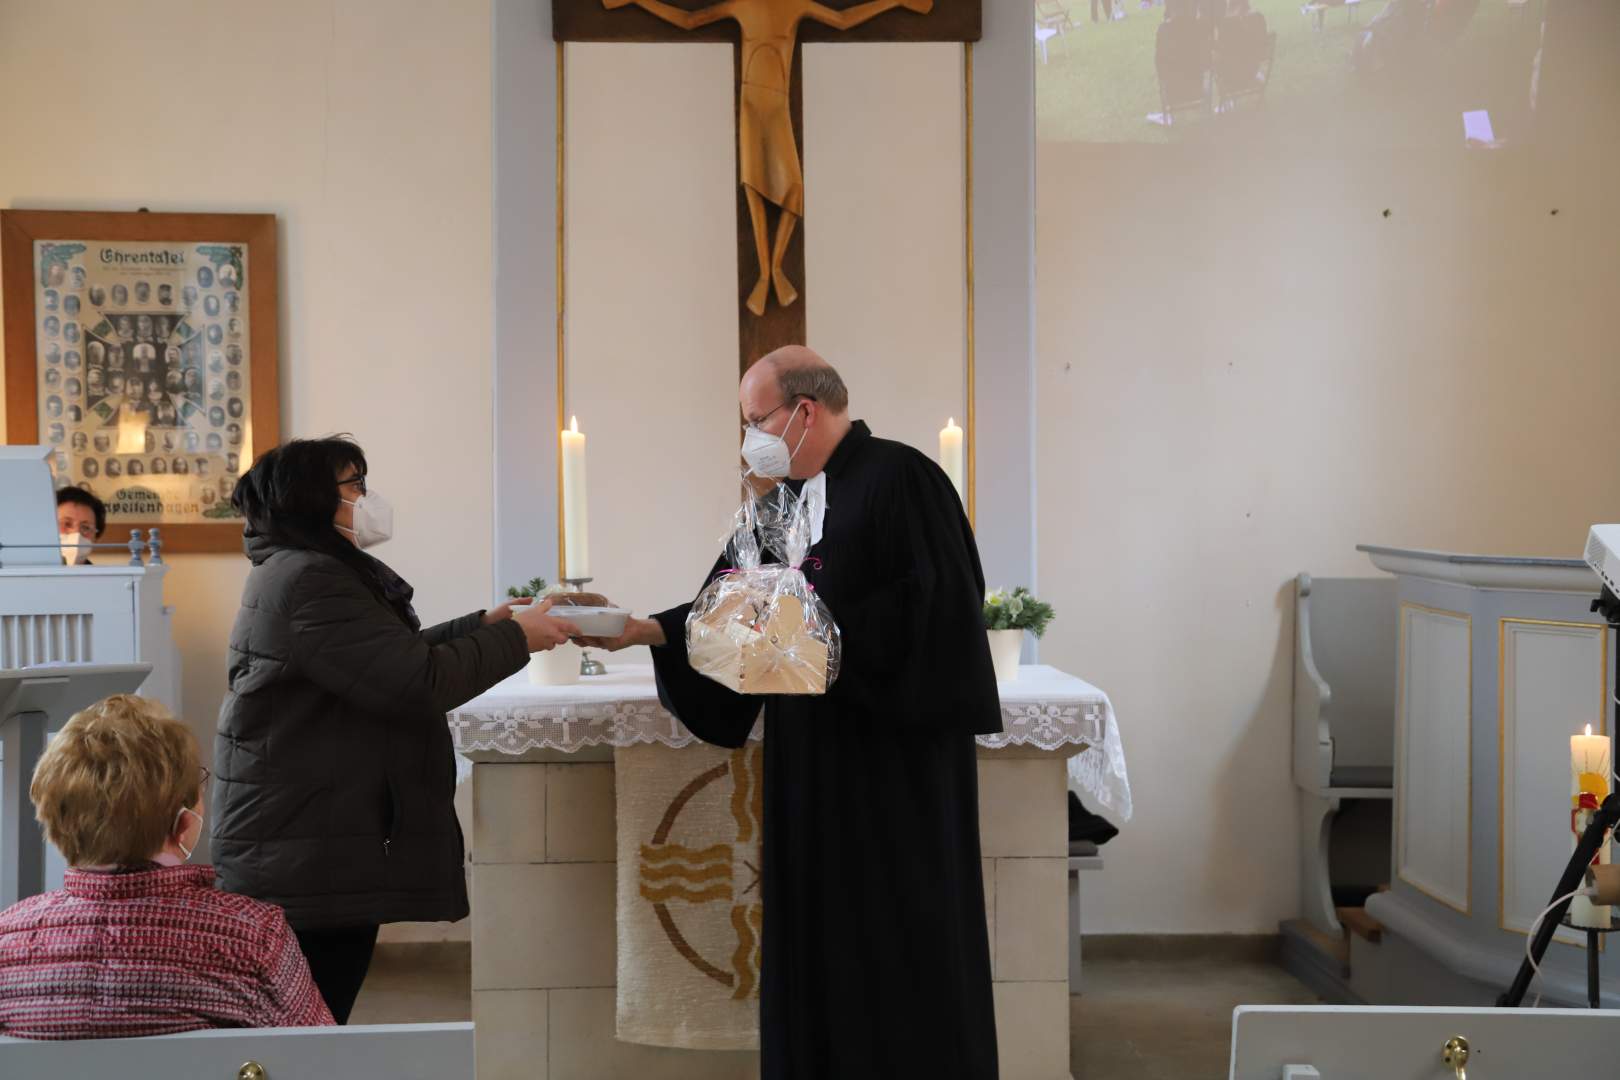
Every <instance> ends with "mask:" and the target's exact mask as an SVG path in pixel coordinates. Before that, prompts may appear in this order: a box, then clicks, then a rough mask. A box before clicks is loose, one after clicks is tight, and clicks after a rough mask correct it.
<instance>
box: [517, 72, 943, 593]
mask: <svg viewBox="0 0 1620 1080" xmlns="http://www.w3.org/2000/svg"><path fill="white" fill-rule="evenodd" d="M564 57H565V59H564V72H565V78H566V81H567V89H566V125H565V146H566V149H565V152H564V163H565V165H564V167H565V172H566V177H565V185H564V187H565V191H564V199H563V203H564V218H565V226H564V237H565V240H564V246H565V265H564V274H565V277H566V299H565V311H566V315H565V319H566V342H565V345H564V353H565V372H566V383H567V385H566V411H567V412H568V413H574V414H577V415H578V416H579V421H580V427H581V430H583V431H585V432H586V434H587V446H588V448H589V469H590V480H589V485H588V488H589V495H590V521H591V538H590V557H591V558H590V562H591V573H592V575H593V576H594V577H595V579H596V583H595V585H593V586H592V588H593V589H597V590H599V591H602V592H604V593H606V594H607V595H609V596H611V597H612V598H613V599H614V600H615V601H616V602H618V603H622V604H625V605H627V606H630V607H632V608H633V609H635V610H636V611H638V612H646V611H656V610H661V609H663V608H667V607H670V606H673V605H675V604H678V603H682V602H684V601H686V600H689V599H690V598H691V596H692V593H693V591H694V589H695V588H696V586H697V585H698V583H699V582H700V581H701V578H702V575H703V574H704V573H705V572H707V570H708V569H709V566H710V564H711V563H712V562H713V559H714V557H715V555H716V553H717V552H718V551H719V546H720V545H719V540H720V538H721V537H722V536H723V535H724V534H725V532H726V528H727V524H728V522H729V521H730V517H731V514H732V512H733V511H734V510H735V509H736V505H737V484H736V470H737V458H736V447H737V442H738V430H737V424H738V414H737V404H736V400H737V397H736V385H737V374H738V373H737V315H736V299H735V297H736V291H737V284H736V275H737V269H736V266H737V264H736V229H737V225H736V220H737V219H736V198H737V194H736V172H735V170H736V134H735V126H734V125H735V108H736V106H735V102H734V100H733V90H732V78H733V75H732V61H731V47H730V46H728V45H717V44H640V45H630V44H588V45H587V44H571V45H569V46H567V48H566V51H565V53H564ZM804 115H805V123H804V127H805V135H804V147H803V154H804V172H805V187H806V197H805V210H806V216H805V219H804V222H803V223H802V224H801V227H803V228H805V229H806V230H807V233H806V238H805V263H806V269H805V277H806V281H805V282H801V283H798V284H799V285H800V286H801V288H802V291H803V292H804V294H805V295H806V297H807V302H808V305H809V306H808V310H807V323H808V337H809V344H810V345H811V347H813V348H816V349H818V350H820V351H821V352H822V353H823V355H825V356H826V357H827V359H828V360H830V361H831V362H832V363H833V364H835V365H837V366H838V367H839V369H840V370H841V371H842V373H843V374H844V376H845V378H846V380H847V381H848V382H849V385H850V391H851V412H852V414H853V415H855V416H858V417H863V418H866V419H868V420H869V421H870V422H871V423H872V424H873V427H874V429H875V430H876V431H877V433H878V434H880V435H887V436H888V437H891V438H898V439H901V440H903V441H906V442H910V443H912V444H913V445H915V446H918V447H919V448H921V449H923V450H924V451H925V452H927V453H929V454H933V453H935V452H936V451H937V449H938V432H939V429H940V428H941V427H943V426H944V425H945V422H946V420H947V419H948V418H949V417H950V416H953V415H954V416H955V417H956V418H957V421H958V423H962V422H964V420H963V412H964V404H963V403H964V401H965V396H964V360H963V358H964V352H963V341H964V338H963V318H964V308H963V283H964V257H965V256H964V242H963V214H964V211H963V194H964V192H963V183H962V178H963V161H962V154H963V142H962V138H963V132H962V48H961V46H960V45H948V44H947V45H907V46H900V45H889V46H881V47H877V46H870V45H838V44H826V45H815V46H810V47H807V48H806V49H805V51H804ZM774 222H775V218H774V215H773V218H772V229H773V234H774V228H775V224H774ZM774 302H775V301H774V299H773V300H772V303H774ZM549 329H550V328H549V327H547V326H541V325H537V326H536V328H535V332H536V334H543V333H546V332H547V331H549ZM548 420H549V418H545V417H539V416H537V417H536V418H535V422H536V423H547V422H548ZM615 523H616V524H615ZM537 572H539V571H537ZM545 572H546V573H547V576H549V570H548V571H545Z"/></svg>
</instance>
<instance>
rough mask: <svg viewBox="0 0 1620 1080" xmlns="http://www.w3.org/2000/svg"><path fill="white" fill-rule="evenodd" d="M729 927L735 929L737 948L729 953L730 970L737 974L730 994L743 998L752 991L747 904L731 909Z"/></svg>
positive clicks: (751, 945) (752, 953)
mask: <svg viewBox="0 0 1620 1080" xmlns="http://www.w3.org/2000/svg"><path fill="white" fill-rule="evenodd" d="M731 928H732V929H733V930H735V931H737V949H736V951H735V952H733V953H732V954H731V970H732V971H733V972H734V973H735V974H736V976H737V984H736V989H735V990H733V991H732V992H731V996H732V998H733V999H734V1000H736V1001H743V1000H745V999H746V998H747V997H748V995H750V994H752V993H753V992H754V983H755V979H754V967H753V963H752V961H753V959H754V930H753V927H751V926H749V925H748V906H747V905H746V904H743V905H739V906H737V907H734V908H732V909H731Z"/></svg>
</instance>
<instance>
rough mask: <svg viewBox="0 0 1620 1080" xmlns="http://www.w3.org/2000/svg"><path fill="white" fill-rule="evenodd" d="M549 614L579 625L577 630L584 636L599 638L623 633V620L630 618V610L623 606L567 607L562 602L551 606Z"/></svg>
mask: <svg viewBox="0 0 1620 1080" xmlns="http://www.w3.org/2000/svg"><path fill="white" fill-rule="evenodd" d="M551 614H552V615H555V616H556V617H557V618H559V619H567V620H568V621H569V622H571V623H573V624H574V625H575V626H577V627H579V632H580V633H581V634H584V635H585V636H586V637H601V638H614V637H618V636H619V635H620V634H622V633H624V624H625V621H626V620H628V619H629V618H630V612H629V611H627V610H626V609H624V608H614V607H569V606H567V605H563V604H559V605H557V606H556V607H553V608H552V609H551Z"/></svg>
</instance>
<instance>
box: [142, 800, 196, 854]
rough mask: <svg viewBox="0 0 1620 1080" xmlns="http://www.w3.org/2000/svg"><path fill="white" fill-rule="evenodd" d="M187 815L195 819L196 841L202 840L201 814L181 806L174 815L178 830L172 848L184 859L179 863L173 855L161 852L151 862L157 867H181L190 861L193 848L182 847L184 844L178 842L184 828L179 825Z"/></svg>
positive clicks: (194, 849)
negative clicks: (175, 848)
mask: <svg viewBox="0 0 1620 1080" xmlns="http://www.w3.org/2000/svg"><path fill="white" fill-rule="evenodd" d="M187 814H190V815H191V816H192V817H194V818H196V819H197V839H198V840H201V839H202V824H203V816H202V815H201V814H199V813H197V811H195V810H193V809H192V808H191V807H189V806H182V807H181V808H180V809H179V810H177V811H176V812H175V815H174V820H175V825H176V826H177V828H178V833H177V834H176V836H175V839H174V846H175V847H177V848H179V849H180V853H181V854H182V855H184V856H185V858H184V859H181V860H179V861H176V860H175V857H174V856H173V855H170V854H169V853H167V852H163V853H161V854H159V855H158V856H157V858H155V859H153V860H152V861H153V862H155V863H157V864H158V865H159V866H180V865H183V864H184V863H188V862H190V861H191V853H192V852H193V851H196V850H197V849H196V848H195V847H189V848H188V847H186V845H184V844H182V843H181V842H180V837H181V836H184V835H185V828H184V827H183V826H182V825H181V823H182V822H184V821H185V815H187Z"/></svg>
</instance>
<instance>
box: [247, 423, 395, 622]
mask: <svg viewBox="0 0 1620 1080" xmlns="http://www.w3.org/2000/svg"><path fill="white" fill-rule="evenodd" d="M351 466H352V467H353V468H354V469H355V471H356V472H357V473H358V474H359V475H361V476H365V475H366V454H365V451H363V450H361V449H360V444H359V443H357V442H355V441H354V439H353V438H351V437H350V436H348V435H330V436H327V437H326V438H324V439H294V440H292V441H291V442H287V443H283V444H282V445H280V446H277V447H274V448H273V449H270V450H267V451H266V452H265V453H264V454H263V455H262V456H261V457H260V458H259V459H258V460H257V461H255V462H254V463H253V467H252V468H251V469H249V470H248V471H247V473H246V475H244V476H243V477H242V478H241V480H239V481H238V482H237V484H236V490H235V491H234V492H232V493H231V505H232V506H234V507H236V511H237V513H239V514H241V515H242V516H243V517H244V518H246V519H247V530H246V532H247V534H248V535H250V536H262V537H264V538H265V539H266V540H269V541H270V542H271V543H273V544H276V545H277V546H279V547H289V548H301V549H304V550H307V551H319V552H322V553H323V554H326V555H330V556H332V557H333V558H335V559H338V560H340V561H342V562H344V563H346V564H348V565H349V566H351V567H353V568H354V570H355V571H356V572H357V573H358V574H359V575H360V577H361V579H362V580H364V581H365V583H366V584H367V585H368V586H370V588H371V589H372V591H373V592H375V593H376V594H377V595H378V596H379V597H381V598H382V599H383V600H384V601H385V602H387V603H388V604H389V606H391V607H393V608H394V610H395V611H397V612H399V615H400V618H402V619H404V620H405V621H406V622H407V623H409V624H411V625H413V627H414V625H415V624H416V616H415V614H414V613H413V612H412V611H411V607H410V593H409V587H408V586H405V585H404V583H403V582H401V581H399V579H398V578H397V577H396V576H395V575H394V574H393V572H392V571H389V570H387V568H386V567H384V566H383V564H382V563H380V562H378V561H377V560H376V559H373V558H372V557H371V556H370V555H367V554H365V553H364V552H363V551H361V550H360V549H359V548H357V547H355V546H354V544H353V543H352V542H350V540H349V539H348V538H347V537H345V536H344V535H343V534H342V533H340V532H338V530H337V526H336V525H334V524H332V519H333V518H334V517H336V516H337V510H338V503H339V502H341V501H342V499H343V495H341V494H340V493H339V491H338V485H337V478H338V477H339V476H340V475H342V474H343V472H344V471H345V470H347V469H348V468H350V467H351ZM402 589H403V590H404V591H403V594H402V592H401V590H402Z"/></svg>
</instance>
